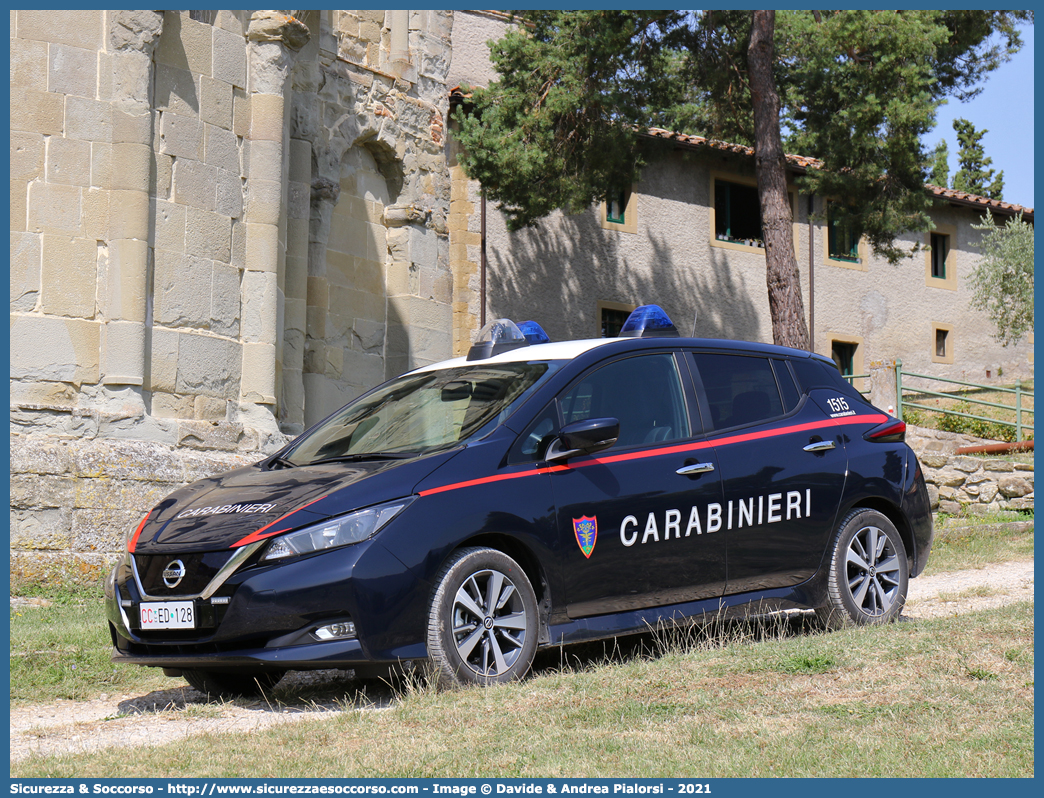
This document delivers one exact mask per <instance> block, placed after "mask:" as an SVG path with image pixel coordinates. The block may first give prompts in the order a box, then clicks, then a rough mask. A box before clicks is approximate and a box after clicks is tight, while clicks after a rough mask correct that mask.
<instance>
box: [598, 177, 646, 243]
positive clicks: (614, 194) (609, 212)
mask: <svg viewBox="0 0 1044 798" xmlns="http://www.w3.org/2000/svg"><path fill="white" fill-rule="evenodd" d="M637 197H638V195H637V194H636V193H635V191H634V188H633V187H631V188H625V189H622V190H616V189H613V190H611V191H610V192H609V195H608V197H606V199H605V200H603V201H602V203H601V208H600V210H599V214H598V223H599V224H600V225H601V227H602V229H603V230H616V231H618V232H621V233H637V232H638V201H637Z"/></svg>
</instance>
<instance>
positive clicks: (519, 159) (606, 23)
mask: <svg viewBox="0 0 1044 798" xmlns="http://www.w3.org/2000/svg"><path fill="white" fill-rule="evenodd" d="M522 18H523V20H524V21H525V22H526V23H527V24H526V25H524V26H519V27H518V28H517V29H515V30H512V31H509V32H508V34H507V35H506V36H505V37H504V38H503V39H501V40H500V41H498V42H495V43H492V44H491V53H490V54H491V58H492V60H493V64H494V66H495V68H496V70H497V72H498V74H499V75H500V79H499V80H498V81H496V82H495V83H494V84H492V85H491V86H490V87H489V88H488V89H477V90H475V91H474V92H473V95H472V103H471V109H470V113H461V114H459V115H458V122H459V124H460V129H459V134H458V135H459V138H460V141H461V143H462V144H463V145H464V151H463V153H462V155H461V158H460V162H461V164H462V166H463V167H464V169H465V171H466V172H467V174H468V175H469V176H470V177H472V178H474V179H477V180H479V181H480V182H481V183H482V184H483V187H484V188H485V189H486V191H487V193H488V195H489V196H490V197H491V198H492V199H493V200H494V201H496V202H497V204H498V207H499V208H500V209H501V210H503V211H504V213H505V214H506V216H507V218H508V223H509V225H510V226H512V227H515V228H517V227H521V226H525V225H529V224H533V223H535V222H536V221H537V220H538V219H540V218H541V217H543V216H546V215H547V214H548V213H550V212H551V211H552V210H554V209H555V208H563V209H565V210H567V211H571V212H578V211H581V210H584V209H585V208H587V207H589V206H590V205H591V204H592V203H594V202H596V201H598V200H601V199H604V198H606V195H607V193H608V192H609V191H610V190H611V189H612V187H613V186H621V185H628V184H630V183H631V182H634V181H635V180H636V179H637V178H638V176H639V175H640V172H641V168H642V166H643V163H644V161H645V159H647V158H651V157H655V156H656V152H655V147H656V146H657V145H656V144H655V143H653V142H652V141H650V140H649V139H643V138H642V136H641V133H642V132H644V131H645V130H647V129H648V127H650V126H662V127H668V128H671V129H675V130H679V131H680V132H688V133H696V134H700V135H705V136H710V137H712V138H719V139H725V140H728V141H733V142H738V143H748V144H750V145H752V146H753V148H754V151H755V170H756V173H757V178H758V193H759V200H760V203H761V217H762V230H763V234H764V238H765V245H766V280H767V287H768V295H769V308H770V312H771V314H772V331H773V340H774V341H775V342H776V343H781V344H787V345H790V346H797V347H801V348H807V345H808V332H807V325H806V323H805V319H804V308H803V306H802V298H801V291H800V283H799V279H798V268H797V260H796V257H795V254H794V246H793V241H792V232H791V230H792V218H791V211H790V204H789V202H787V201H786V172H785V161H784V157H783V152H784V150H783V144H782V133H781V131H782V125H781V122H785V124H786V127H787V129H788V130H789V131H790V135H789V138H788V140H787V146H788V148H790V149H791V151H794V152H800V153H801V154H803V155H810V156H813V157H816V158H819V159H820V160H821V161H822V162H823V167H822V168H821V169H817V170H814V171H810V172H809V174H808V175H807V176H806V177H805V178H804V181H803V186H802V187H803V189H804V190H805V191H809V192H814V193H818V194H821V195H823V196H828V197H844V198H845V199H846V200H847V201H848V203H849V204H845V205H844V206H843V207H842V208H841V215H843V216H844V217H845V218H843V219H840V220H839V221H840V222H841V223H844V224H847V225H850V226H852V228H853V229H858V230H862V231H863V234H864V235H865V236H866V237H867V239H868V240H869V242H870V243H871V245H872V246H873V247H874V249H875V251H877V252H878V253H881V254H883V255H885V256H886V257H888V258H889V260H891V261H892V262H896V261H898V260H899V258H901V257H904V256H905V255H908V254H909V252H908V249H906V248H904V247H902V246H898V245H897V244H896V243H895V239H896V238H897V237H898V236H899V235H901V234H902V233H904V232H907V231H910V230H927V229H929V227H930V225H931V220H930V218H929V216H928V213H927V212H928V208H929V198H928V196H927V195H926V193H925V191H924V183H925V179H926V177H927V164H928V162H929V157H928V154H927V153H926V152H925V150H924V147H923V145H922V144H921V136H922V135H923V134H924V133H925V132H927V131H928V130H930V129H931V127H932V126H933V125H934V122H935V110H936V108H937V107H938V105H939V104H940V103H941V102H942V100H943V99H944V98H945V97H951V96H952V97H956V98H958V99H965V98H967V97H970V96H972V95H974V94H975V93H976V92H977V91H978V88H977V84H978V82H979V81H981V79H982V78H983V77H984V76H985V75H986V74H987V73H989V72H990V71H991V70H993V69H995V68H996V67H997V66H998V65H999V64H1000V63H1001V62H1003V61H1004V60H1005V59H1006V58H1008V57H1009V55H1010V54H1011V53H1012V52H1014V51H1015V50H1017V49H1018V47H1019V46H1020V44H1021V41H1020V38H1019V34H1018V31H1017V29H1016V25H1017V23H1018V22H1019V21H1021V20H1026V19H1031V18H1032V15H1031V12H1002V11H931V10H927V11H925V10H918V11H902V12H894V11H887V12H885V11H832V12H826V11H823V12H819V11H786V12H779V14H776V13H775V12H773V11H731V10H730V11H701V12H683V11H653V10H650V11H597V10H580V11H561V10H556V11H529V12H525V13H524V14H523V15H522ZM839 206H840V204H839Z"/></svg>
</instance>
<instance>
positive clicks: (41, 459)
mask: <svg viewBox="0 0 1044 798" xmlns="http://www.w3.org/2000/svg"><path fill="white" fill-rule="evenodd" d="M16 416H17V414H16ZM19 420H20V419H19V418H17V417H16V418H15V424H16V425H18V422H19ZM71 420H72V422H73V424H74V425H75V426H74V428H73V431H74V432H75V433H76V434H75V435H70V436H57V435H49V434H40V433H36V434H33V433H29V434H24V433H18V434H13V435H12V436H11V561H10V567H11V588H12V591H15V592H17V591H18V590H19V589H20V588H22V587H23V586H25V585H27V584H48V583H56V584H64V585H81V586H88V585H93V586H96V585H98V584H100V582H101V579H102V578H103V577H104V575H105V572H106V570H107V569H108V567H109V566H110V565H111V564H112V562H113V561H114V560H115V559H116V557H117V556H118V555H119V553H120V552H121V551H122V550H123V546H124V536H125V535H126V534H128V533H129V532H132V531H133V530H134V529H135V527H136V526H137V524H138V522H140V521H141V519H142V517H143V516H144V515H145V513H146V512H148V510H149V509H150V508H152V507H153V506H154V505H155V504H156V503H157V502H158V501H160V500H161V499H162V498H163V497H164V496H165V495H167V494H168V493H170V492H171V491H173V490H176V489H177V488H179V487H183V486H184V485H187V484H188V483H190V482H194V481H195V480H197V479H201V478H203V477H206V476H210V475H213V474H215V473H219V472H222V471H228V470H230V469H233V468H238V467H240V466H244V465H247V464H249V463H251V462H253V461H255V460H257V459H259V458H260V456H261V449H263V448H265V447H266V443H265V442H264V441H260V440H258V438H257V435H256V433H255V432H252V431H250V430H248V429H246V428H243V427H242V426H241V425H234V424H230V425H222V426H218V425H216V424H211V423H208V422H195V421H184V422H174V423H173V424H172V429H171V433H172V434H171V442H170V443H165V444H164V443H158V442H155V441H145V440H135V439H133V438H128V439H112V438H105V437H101V435H102V434H103V433H104V432H105V431H106V427H107V426H111V425H114V424H117V425H118V424H119V423H120V422H121V421H122V420H124V419H120V418H119V417H118V416H115V415H111V414H100V413H74V414H72V417H71ZM34 426H35V425H34Z"/></svg>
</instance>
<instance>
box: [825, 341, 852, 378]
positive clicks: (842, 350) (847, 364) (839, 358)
mask: <svg viewBox="0 0 1044 798" xmlns="http://www.w3.org/2000/svg"><path fill="white" fill-rule="evenodd" d="M830 354H831V356H832V357H833V358H834V362H835V363H836V364H837V367H838V369H839V370H840V371H841V374H842V375H844V376H845V377H851V376H852V375H853V374H855V354H856V345H855V344H850V343H846V342H844V341H831V343H830Z"/></svg>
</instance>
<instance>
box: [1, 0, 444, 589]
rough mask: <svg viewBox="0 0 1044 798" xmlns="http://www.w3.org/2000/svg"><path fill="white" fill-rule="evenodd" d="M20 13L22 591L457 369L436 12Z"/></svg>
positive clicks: (16, 363) (16, 121) (14, 39)
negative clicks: (414, 373)
mask: <svg viewBox="0 0 1044 798" xmlns="http://www.w3.org/2000/svg"><path fill="white" fill-rule="evenodd" d="M294 13H295V14H296V15H297V16H296V17H292V16H287V15H286V14H284V13H282V12H276V11H251V10H239V11H236V10H212V11H182V12H179V11H167V12H156V11H112V10H110V11H100V10H83V11H72V12H62V13H56V12H53V11H12V12H11V14H10V23H11V87H12V88H11V92H12V93H11V109H12V113H11V280H10V282H11V441H12V451H13V452H15V453H16V457H15V458H14V463H13V466H12V499H11V520H12V568H13V573H14V575H15V579H16V581H25V580H33V579H43V580H45V581H46V580H49V579H54V578H60V577H63V575H64V576H68V577H70V578H76V579H81V578H82V579H91V578H94V577H96V576H97V573H98V568H99V567H100V563H102V562H103V561H104V560H105V559H106V558H109V559H111V558H112V557H113V556H115V553H116V552H117V551H118V549H119V547H120V544H121V540H122V537H123V535H124V533H125V532H126V531H127V528H128V525H130V526H131V527H133V525H134V524H136V523H137V520H138V519H140V517H141V516H142V515H144V513H145V512H146V511H147V510H148V509H149V508H150V507H151V506H152V504H153V503H154V502H155V501H156V500H157V499H159V498H161V497H162V496H163V495H165V494H166V493H168V492H170V490H172V489H174V488H175V487H177V486H178V485H181V484H184V483H185V482H187V481H191V480H192V479H196V478H198V477H201V476H205V475H207V474H210V473H214V472H218V471H222V470H226V469H228V468H230V467H233V466H236V465H240V464H243V463H247V462H252V461H255V460H257V459H259V458H260V457H262V456H264V455H265V454H268V453H270V452H272V451H275V450H276V449H278V448H279V447H280V446H282V445H284V444H285V443H286V441H287V440H289V436H292V435H295V434H298V433H300V432H301V431H302V430H303V429H304V428H305V426H306V425H307V424H310V423H312V422H314V421H316V420H317V419H319V418H322V417H323V416H325V415H326V414H328V413H329V412H331V411H332V410H334V409H336V408H337V407H339V406H340V405H342V404H344V403H345V402H347V401H348V400H350V399H351V398H353V397H354V396H356V395H358V394H359V393H362V392H363V391H365V390H368V389H369V388H371V387H373V386H374V385H375V384H377V383H379V382H381V381H383V380H384V379H385V378H386V377H389V376H393V375H395V374H398V373H400V372H402V371H405V370H407V369H409V368H413V367H415V366H418V365H422V364H425V363H430V362H434V361H437V360H441V359H444V358H446V357H448V356H449V355H450V354H451V338H452V333H451V301H452V280H451V276H450V274H451V273H450V263H449V239H448V230H447V225H446V219H447V216H448V213H449V203H450V177H449V168H448V165H447V162H446V153H445V148H446V142H445V120H446V115H447V112H448V99H447V87H446V75H447V71H448V69H449V64H450V60H451V42H450V38H451V32H452V24H453V13H452V12H448V11H428V10H423V11H366V10H363V11H301V12H294Z"/></svg>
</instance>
